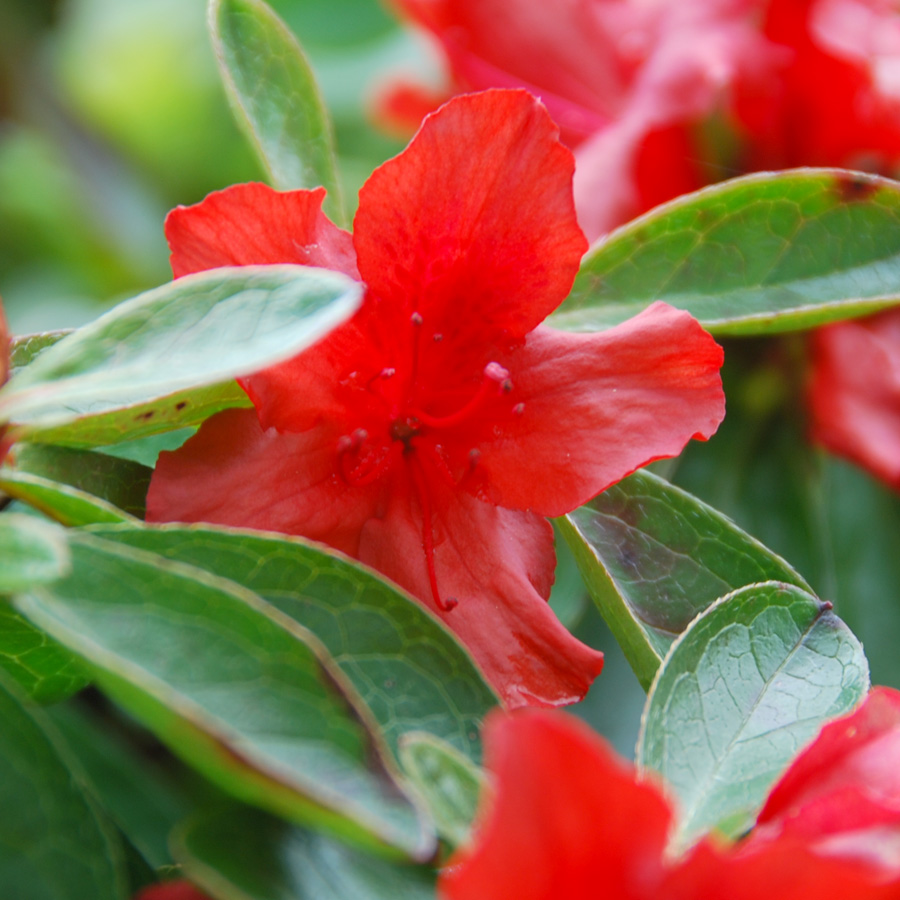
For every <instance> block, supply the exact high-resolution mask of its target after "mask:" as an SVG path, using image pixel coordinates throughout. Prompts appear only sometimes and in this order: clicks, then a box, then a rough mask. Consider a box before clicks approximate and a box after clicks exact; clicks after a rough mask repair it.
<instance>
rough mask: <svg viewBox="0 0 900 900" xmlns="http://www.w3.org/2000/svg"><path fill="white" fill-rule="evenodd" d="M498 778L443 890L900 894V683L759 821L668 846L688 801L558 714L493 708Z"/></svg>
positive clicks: (753, 899)
mask: <svg viewBox="0 0 900 900" xmlns="http://www.w3.org/2000/svg"><path fill="white" fill-rule="evenodd" d="M485 740H486V747H485V750H486V762H487V767H488V769H489V771H490V772H491V774H492V775H493V782H492V789H491V790H490V791H488V793H487V796H486V797H485V798H483V801H482V807H481V809H480V811H479V816H478V818H477V820H476V826H475V839H474V843H473V844H472V845H471V846H469V847H467V848H464V849H463V850H462V851H460V852H459V853H458V854H457V855H456V856H455V857H454V858H453V859H451V860H450V864H449V866H448V867H447V868H446V869H445V870H444V872H443V873H442V875H441V879H440V883H439V896H440V897H441V898H442V900H513V898H515V900H557V898H560V897H565V898H566V900H595V898H597V897H599V896H603V897H610V898H616V900H659V898H661V897H665V898H666V900H709V898H714V897H727V898H728V900H759V898H760V897H766V898H769V900H805V898H810V900H813V898H815V900H847V898H851V897H852V898H854V900H870V898H896V897H900V856H898V854H897V849H898V846H900V802H898V801H900V793H898V790H900V777H898V774H897V773H898V767H897V765H896V760H897V751H898V746H900V693H898V692H896V691H893V690H888V689H883V688H882V689H876V690H875V691H873V692H872V694H871V695H870V696H869V698H868V699H867V700H866V702H865V703H864V704H863V705H862V706H861V707H860V708H859V709H858V710H857V711H856V712H854V713H852V714H851V715H850V716H848V717H845V718H843V719H841V720H837V721H835V722H832V723H830V724H829V725H827V726H826V727H825V728H824V729H823V731H822V732H821V733H820V735H819V737H818V738H816V740H815V741H814V742H813V743H812V744H811V745H810V746H809V747H808V748H807V749H806V751H804V752H803V753H802V754H801V755H800V756H799V757H798V758H797V759H796V761H795V762H794V763H793V765H792V766H791V767H790V768H789V769H788V771H787V772H786V773H785V775H784V776H783V777H782V779H781V780H780V781H779V783H778V784H777V785H776V786H775V788H774V789H773V791H772V792H771V794H770V796H769V800H768V802H767V804H766V807H765V808H764V810H763V813H762V814H761V816H760V823H761V825H760V827H759V828H758V829H757V830H756V831H754V832H753V834H752V836H751V837H750V838H749V839H745V840H744V841H742V842H739V843H738V844H736V845H730V846H729V845H727V844H725V843H724V842H723V841H722V840H721V839H717V838H714V837H713V836H707V837H705V838H703V839H702V840H701V841H700V842H699V843H698V844H696V845H695V846H694V847H693V848H691V849H690V850H689V851H688V852H687V853H686V854H685V855H684V856H682V857H680V858H676V857H673V856H671V855H669V854H668V853H667V849H666V845H667V840H668V837H669V834H670V831H671V829H672V826H673V824H674V822H675V820H676V816H677V811H676V810H675V808H674V806H673V804H672V802H671V801H670V800H669V798H668V797H667V796H666V793H665V791H664V789H663V787H662V785H660V784H657V783H656V782H655V781H654V780H652V779H649V778H647V779H644V778H641V777H639V776H638V774H637V772H636V771H635V769H634V767H633V766H632V765H631V764H630V763H627V762H625V761H624V760H622V759H619V758H617V757H616V755H615V753H614V752H613V751H612V749H611V748H610V747H609V746H608V745H607V744H606V742H605V741H604V740H603V739H602V738H600V737H599V736H597V735H595V734H594V733H593V732H591V731H590V730H589V729H588V728H587V727H586V726H585V725H584V724H582V723H581V722H579V721H578V720H576V719H574V718H572V717H568V716H566V715H564V714H562V713H559V712H551V711H547V710H520V711H518V712H517V713H514V714H512V715H507V714H500V713H496V714H492V716H491V718H489V719H488V721H487V724H486V728H485Z"/></svg>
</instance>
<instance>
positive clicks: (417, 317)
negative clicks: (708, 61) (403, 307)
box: [409, 312, 424, 325]
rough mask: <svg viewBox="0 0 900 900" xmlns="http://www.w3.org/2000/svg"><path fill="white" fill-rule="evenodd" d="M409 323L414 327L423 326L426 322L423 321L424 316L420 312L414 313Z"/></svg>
mask: <svg viewBox="0 0 900 900" xmlns="http://www.w3.org/2000/svg"><path fill="white" fill-rule="evenodd" d="M409 321H410V322H412V324H413V325H421V324H422V322H423V321H424V320H423V319H422V314H421V313H420V312H414V313H413V314H412V315H411V316H410V317H409Z"/></svg>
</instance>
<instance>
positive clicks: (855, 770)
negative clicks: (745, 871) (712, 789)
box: [754, 688, 900, 876]
mask: <svg viewBox="0 0 900 900" xmlns="http://www.w3.org/2000/svg"><path fill="white" fill-rule="evenodd" d="M898 759H900V692H898V691H895V690H892V689H890V688H875V689H874V690H872V692H871V693H870V694H869V696H868V697H867V699H866V701H865V702H864V703H863V704H862V706H860V708H859V709H857V710H856V711H855V712H854V713H851V714H850V715H849V716H845V717H843V718H841V719H838V720H836V721H834V722H830V723H829V724H827V725H826V726H825V727H824V728H823V729H822V731H821V732H820V733H819V735H818V737H817V738H816V739H815V740H814V741H813V742H812V744H810V745H809V746H808V747H807V748H806V749H805V750H804V751H803V752H802V753H801V754H800V755H799V756H798V757H797V758H796V759H795V760H794V762H793V763H792V764H791V767H790V768H789V769H788V771H787V772H786V773H785V774H784V776H782V778H781V780H780V781H779V782H778V784H776V785H775V787H774V789H773V790H772V792H771V794H770V795H769V799H768V800H767V801H766V805H765V807H764V808H763V811H762V812H761V813H760V816H759V825H760V828H759V829H758V830H757V831H756V832H755V833H754V839H755V840H758V841H771V840H776V839H778V838H780V836H781V835H784V834H787V835H791V836H794V837H802V838H804V839H805V840H806V841H807V842H809V843H811V844H812V845H813V846H815V848H816V849H817V850H818V851H819V852H820V853H824V854H829V855H836V856H842V857H848V856H853V857H857V858H861V859H863V860H869V861H870V862H877V863H880V864H881V865H883V866H885V867H886V868H888V870H889V871H892V873H893V874H894V875H895V876H896V875H898V874H900V767H898V765H897V760H898Z"/></svg>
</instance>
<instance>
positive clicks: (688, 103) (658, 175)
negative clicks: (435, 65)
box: [386, 0, 900, 238]
mask: <svg viewBox="0 0 900 900" xmlns="http://www.w3.org/2000/svg"><path fill="white" fill-rule="evenodd" d="M395 3H396V5H397V6H398V7H399V8H400V9H401V10H402V11H403V12H404V13H406V14H407V15H408V16H409V17H411V18H412V19H413V20H414V21H415V22H417V23H418V24H419V25H421V26H423V27H424V28H426V29H428V30H429V31H430V32H431V33H432V34H434V35H435V36H436V37H437V39H438V40H439V42H440V44H441V46H442V48H443V50H444V52H445V55H446V58H447V61H448V63H449V66H450V69H451V73H452V78H453V82H454V88H455V89H456V90H459V91H465V90H473V89H475V90H481V89H484V88H488V87H512V86H521V87H525V88H527V89H529V90H531V91H533V92H534V93H535V94H537V95H539V96H540V97H542V99H543V100H544V101H545V102H546V103H547V106H548V108H549V110H550V112H551V115H552V116H553V117H554V118H555V119H556V121H557V122H559V124H560V126H561V128H562V133H563V139H564V140H565V141H566V143H567V144H568V145H569V146H570V147H572V148H574V149H575V150H576V156H577V158H578V168H577V171H576V178H575V195H576V202H577V205H578V213H579V219H580V221H581V225H582V227H583V228H584V229H585V231H586V232H587V233H588V236H589V237H591V238H593V237H596V236H597V235H599V234H602V233H603V232H605V231H608V230H609V229H610V228H612V227H614V226H616V225H619V224H621V223H622V222H625V221H627V220H628V219H630V218H632V217H633V216H635V215H637V214H638V213H641V212H644V211H646V210H648V209H650V208H651V207H653V206H655V205H657V204H659V203H661V202H663V201H665V200H669V199H671V198H673V197H676V196H678V195H679V194H683V193H686V192H687V191H690V190H694V189H696V188H698V187H701V186H702V185H703V184H704V183H708V182H711V181H717V180H720V179H721V178H723V177H729V176H730V175H735V174H739V173H740V172H741V171H753V170H756V169H767V168H787V167H793V166H804V165H826V166H851V167H863V168H866V169H872V168H876V169H878V170H880V171H889V170H892V169H893V168H894V167H895V166H896V164H897V161H898V156H900V76H898V74H897V72H898V69H900V10H898V9H897V5H896V3H895V2H894V0H682V2H679V3H671V2H668V0H650V2H645V0H641V2H638V0H571V2H567V3H566V4H564V5H562V6H560V5H551V4H540V3H534V2H532V0H395ZM411 96H412V94H411V92H410V90H409V88H408V87H406V88H404V89H403V91H402V92H401V94H400V95H399V99H396V98H394V97H393V96H390V97H389V98H388V100H387V104H386V105H387V107H388V108H389V110H390V111H391V112H393V113H394V118H396V113H397V111H398V109H399V110H401V111H402V110H403V109H408V110H415V109H416V108H417V104H416V103H413V102H412V101H411V99H410V97H411ZM423 99H424V98H421V99H420V103H419V104H418V105H419V106H420V105H421V100H423ZM704 124H713V125H714V128H715V129H716V130H717V133H722V132H723V131H724V130H725V129H728V128H730V130H731V131H732V138H731V143H734V144H735V146H736V149H735V150H734V154H735V155H734V157H732V158H729V157H722V158H720V157H719V156H717V155H715V154H714V153H711V148H710V146H709V136H708V134H707V135H706V137H704V136H703V133H702V126H703V125H704ZM723 126H724V127H725V129H723ZM725 143H726V144H728V143H729V142H728V141H726V142H725Z"/></svg>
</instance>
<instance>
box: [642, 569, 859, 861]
mask: <svg viewBox="0 0 900 900" xmlns="http://www.w3.org/2000/svg"><path fill="white" fill-rule="evenodd" d="M868 687H869V673H868V666H867V663H866V658H865V655H864V654H863V651H862V647H861V645H860V643H859V641H858V640H857V639H856V638H855V637H854V635H853V633H852V632H851V631H850V629H848V628H847V626H846V625H844V623H843V622H842V621H841V620H840V619H839V618H838V617H837V616H835V615H834V613H833V612H832V611H831V605H830V604H828V603H824V602H822V601H821V600H819V599H818V598H816V597H814V596H812V595H811V594H809V593H807V592H806V591H804V590H802V589H801V588H798V587H795V586H792V585H785V584H779V583H777V582H767V583H764V584H759V585H750V586H748V587H745V588H742V589H741V590H739V591H735V592H734V593H733V594H730V595H728V596H727V597H724V598H722V600H720V601H718V602H717V603H715V604H714V605H713V606H712V607H710V608H709V609H708V610H706V612H704V613H702V614H701V615H700V616H698V618H697V619H696V620H695V621H694V622H693V624H692V625H691V626H690V628H688V629H687V631H685V632H684V634H683V635H682V636H681V637H680V638H679V639H678V640H677V641H676V642H675V643H674V644H673V645H672V649H671V650H670V651H669V654H668V656H667V657H666V659H665V661H664V663H663V665H662V667H661V668H660V670H659V673H658V674H657V677H656V680H655V681H654V683H653V687H652V689H651V691H650V694H649V696H648V698H647V706H646V709H645V711H644V719H643V722H642V726H641V734H640V738H639V740H638V748H637V760H638V764H639V765H640V766H641V767H642V768H644V769H653V770H654V771H656V772H658V773H660V774H661V775H662V776H663V778H664V779H665V781H666V783H667V784H668V785H669V786H670V787H671V789H672V791H673V792H674V794H675V795H676V797H677V798H678V800H679V801H680V802H679V807H680V812H679V816H678V830H677V833H676V835H675V837H674V843H675V845H676V846H680V847H683V846H685V845H686V844H689V843H690V842H691V841H693V840H695V839H696V838H698V837H699V836H700V835H701V834H703V833H704V832H706V831H708V830H709V829H711V828H719V829H720V830H722V831H723V832H724V833H725V834H727V835H729V836H731V837H736V836H738V835H740V834H742V833H743V832H744V831H746V830H747V829H748V828H749V827H750V826H751V825H752V824H753V821H754V819H755V817H756V814H757V813H758V812H759V809H760V807H761V806H762V803H763V801H764V800H765V797H766V795H767V794H768V792H769V789H770V788H771V787H772V784H773V783H774V782H775V780H776V779H777V778H778V776H779V775H780V774H781V772H782V771H783V770H784V769H785V768H786V767H787V765H788V763H789V762H790V760H791V759H793V757H794V756H795V755H796V754H797V752H798V751H799V750H800V749H801V748H802V747H803V746H804V745H805V744H806V743H807V742H808V741H809V740H810V739H811V738H813V737H814V736H815V734H816V733H817V731H818V730H819V728H820V727H821V726H822V725H823V724H824V723H825V722H826V721H827V720H828V719H831V718H834V717H835V716H838V715H841V714H843V713H846V712H849V711H850V710H852V709H853V708H854V707H855V706H856V705H857V704H858V703H859V702H860V701H861V700H862V698H863V697H864V696H865V693H866V691H867V690H868Z"/></svg>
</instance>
